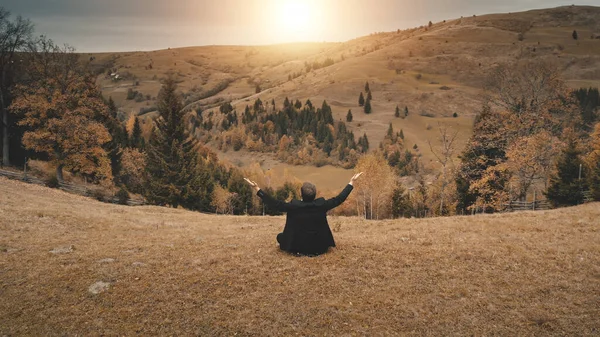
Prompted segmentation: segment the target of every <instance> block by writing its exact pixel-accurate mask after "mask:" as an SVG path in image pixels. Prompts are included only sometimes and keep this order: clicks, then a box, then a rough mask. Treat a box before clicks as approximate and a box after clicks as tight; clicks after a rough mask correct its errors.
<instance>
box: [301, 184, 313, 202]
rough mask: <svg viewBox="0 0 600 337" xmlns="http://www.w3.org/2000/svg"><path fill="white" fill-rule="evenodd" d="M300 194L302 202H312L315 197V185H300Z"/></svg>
mask: <svg viewBox="0 0 600 337" xmlns="http://www.w3.org/2000/svg"><path fill="white" fill-rule="evenodd" d="M300 193H301V194H302V200H303V201H309V202H310V201H313V200H315V197H316V196H317V188H316V187H315V185H313V184H311V183H309V182H306V183H304V184H302V188H301V189H300Z"/></svg>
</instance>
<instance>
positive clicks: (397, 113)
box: [394, 105, 400, 118]
mask: <svg viewBox="0 0 600 337" xmlns="http://www.w3.org/2000/svg"><path fill="white" fill-rule="evenodd" d="M394 117H396V118H398V117H400V108H399V107H398V106H397V105H396V112H395V113H394Z"/></svg>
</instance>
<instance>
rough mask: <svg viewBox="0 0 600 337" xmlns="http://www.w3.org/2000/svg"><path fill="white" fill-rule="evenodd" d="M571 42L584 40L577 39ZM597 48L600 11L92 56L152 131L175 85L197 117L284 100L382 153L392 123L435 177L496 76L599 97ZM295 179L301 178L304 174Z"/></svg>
mask: <svg viewBox="0 0 600 337" xmlns="http://www.w3.org/2000/svg"><path fill="white" fill-rule="evenodd" d="M574 30H576V31H577V32H578V36H579V38H578V40H575V39H573V37H572V32H573V31H574ZM599 36H600V7H590V6H568V7H558V8H552V9H543V10H533V11H528V12H521V13H506V14H492V15H484V16H477V17H475V16H473V17H463V18H457V19H450V18H449V19H448V20H445V21H443V22H437V23H432V24H431V25H430V26H429V25H425V26H422V27H419V28H415V29H409V30H402V31H400V30H399V31H395V32H384V33H374V34H371V35H369V36H364V37H360V38H357V39H354V40H351V41H347V42H343V43H304V44H287V45H271V46H205V47H189V48H179V49H167V50H157V51H151V52H129V53H104V54H90V55H89V56H90V58H91V59H92V60H93V61H92V65H93V66H95V67H96V68H97V69H99V71H102V75H100V76H99V78H98V83H99V84H100V85H101V87H102V90H103V93H104V95H105V96H111V97H113V99H115V101H116V102H117V105H118V106H119V107H120V110H121V111H122V116H123V118H126V117H127V116H129V115H132V114H134V115H137V114H140V115H142V116H144V119H145V121H146V123H147V122H148V120H149V119H150V118H153V117H155V116H156V112H152V110H153V109H152V107H153V106H154V105H155V98H156V95H157V93H158V90H159V88H160V79H161V78H164V77H165V76H166V74H167V73H172V74H175V75H176V77H177V80H178V82H179V86H180V89H181V90H182V92H183V93H184V94H185V100H186V104H187V108H188V109H189V110H194V109H202V110H211V109H213V108H215V107H216V106H218V104H219V103H220V102H223V101H230V102H232V104H233V105H234V106H236V108H237V110H238V111H243V108H244V107H245V106H246V105H251V104H252V103H253V102H254V101H255V100H256V99H257V98H260V99H261V100H262V101H267V102H270V101H271V100H275V102H276V104H277V106H281V105H282V102H283V100H284V98H285V97H289V98H290V99H294V100H295V99H299V100H301V101H302V102H304V101H305V100H307V99H310V100H311V101H312V102H314V103H316V104H320V102H321V101H322V100H327V102H328V103H329V104H330V105H331V106H332V109H333V113H334V117H335V118H336V119H341V120H345V115H346V113H347V111H348V110H349V109H352V111H353V113H354V121H353V122H352V123H349V127H350V129H351V130H352V131H354V134H355V135H357V136H358V135H362V134H363V133H366V134H367V135H368V137H369V140H370V143H371V144H375V146H376V145H377V144H379V142H380V141H381V140H382V139H383V137H384V135H385V133H386V130H387V128H388V124H389V123H390V122H391V123H392V124H393V125H394V128H395V130H399V129H402V130H403V132H404V135H405V137H406V140H405V141H406V144H407V145H408V146H412V145H413V144H417V145H418V147H419V151H420V153H421V154H422V156H423V162H424V163H425V164H426V165H435V163H434V158H433V156H432V154H431V152H430V150H429V147H428V145H427V141H428V140H432V141H434V142H435V138H436V135H437V134H436V132H437V130H436V126H437V124H438V123H443V124H446V125H449V126H452V127H453V128H455V129H457V130H459V131H460V139H459V141H458V143H457V147H458V148H459V149H460V148H462V147H463V146H464V142H465V141H466V140H467V139H468V137H469V135H470V130H471V124H472V120H473V117H474V116H475V115H476V113H477V112H478V111H479V108H480V106H481V99H482V93H483V89H482V88H483V86H484V83H485V80H486V78H487V77H488V76H489V74H490V72H491V71H492V70H493V69H494V68H495V67H496V66H497V65H498V64H501V63H506V62H511V61H516V60H534V61H542V60H543V61H548V62H552V63H554V64H556V65H557V67H558V68H559V69H560V70H561V72H562V77H563V79H564V80H565V81H566V83H567V85H569V86H570V87H572V88H579V87H588V86H600V39H599V38H598V37H599ZM111 73H115V74H118V75H119V80H117V81H115V80H114V76H113V77H111V76H110V74H111ZM367 81H368V82H369V85H370V88H371V91H372V92H373V102H372V105H373V113H372V114H370V115H365V114H364V113H363V112H362V108H361V107H359V106H358V96H359V93H360V92H361V91H364V85H365V82H367ZM130 89H131V90H135V91H138V92H139V93H140V94H139V98H138V99H137V101H136V100H135V99H133V100H127V99H126V96H127V92H128V90H130ZM396 106H399V107H400V108H401V109H403V108H404V107H405V106H406V107H408V109H409V111H410V113H409V115H408V117H407V118H394V110H395V107H396ZM148 111H150V112H148ZM454 113H456V114H457V115H458V117H457V118H453V117H452V115H453V114H454ZM209 145H210V144H209ZM221 155H222V156H223V157H224V158H226V159H228V160H230V161H232V162H237V165H241V166H243V165H247V164H249V163H251V162H252V161H256V155H255V154H252V153H245V152H243V151H242V152H238V153H229V154H221ZM260 157H261V158H259V160H260V161H261V163H262V164H263V167H264V168H266V169H269V168H273V169H276V170H283V168H282V166H281V164H279V163H278V162H277V161H276V160H274V159H273V157H272V156H268V155H262V156H260ZM288 169H291V172H292V173H300V174H302V173H301V172H299V170H297V168H296V167H291V168H288ZM330 170H331V171H333V172H336V171H338V170H342V169H340V168H330ZM300 178H303V177H302V176H301V177H300ZM322 183H324V184H327V181H323V182H322ZM328 187H331V188H333V187H334V186H328Z"/></svg>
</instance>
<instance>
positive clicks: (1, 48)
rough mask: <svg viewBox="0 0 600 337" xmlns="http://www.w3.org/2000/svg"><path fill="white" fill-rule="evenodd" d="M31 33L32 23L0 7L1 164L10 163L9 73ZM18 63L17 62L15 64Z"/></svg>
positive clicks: (10, 84)
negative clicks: (12, 15)
mask: <svg viewBox="0 0 600 337" xmlns="http://www.w3.org/2000/svg"><path fill="white" fill-rule="evenodd" d="M32 33H33V24H32V23H31V22H30V21H29V20H28V19H24V18H22V17H21V16H17V17H16V19H15V20H14V21H11V19H10V12H9V11H7V10H6V9H4V8H2V7H0V110H1V112H2V136H3V137H2V164H3V165H9V164H10V155H9V152H10V147H9V141H10V139H9V128H8V127H9V122H8V105H9V103H10V102H9V91H10V87H11V86H12V83H11V82H12V81H11V77H12V76H11V75H12V74H11V73H12V71H13V69H14V67H15V55H16V54H17V53H19V52H21V51H24V50H25V48H26V47H27V45H28V44H29V41H30V40H31V34H32ZM17 65H18V64H17Z"/></svg>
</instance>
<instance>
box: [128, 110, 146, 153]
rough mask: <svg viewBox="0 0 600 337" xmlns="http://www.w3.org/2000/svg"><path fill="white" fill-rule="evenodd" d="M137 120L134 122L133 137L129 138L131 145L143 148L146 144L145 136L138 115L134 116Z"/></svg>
mask: <svg viewBox="0 0 600 337" xmlns="http://www.w3.org/2000/svg"><path fill="white" fill-rule="evenodd" d="M134 118H135V120H134V122H133V130H131V138H130V140H129V145H130V146H131V147H134V148H137V149H140V150H143V149H144V146H145V140H144V137H142V128H141V127H140V120H139V118H137V117H134Z"/></svg>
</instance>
